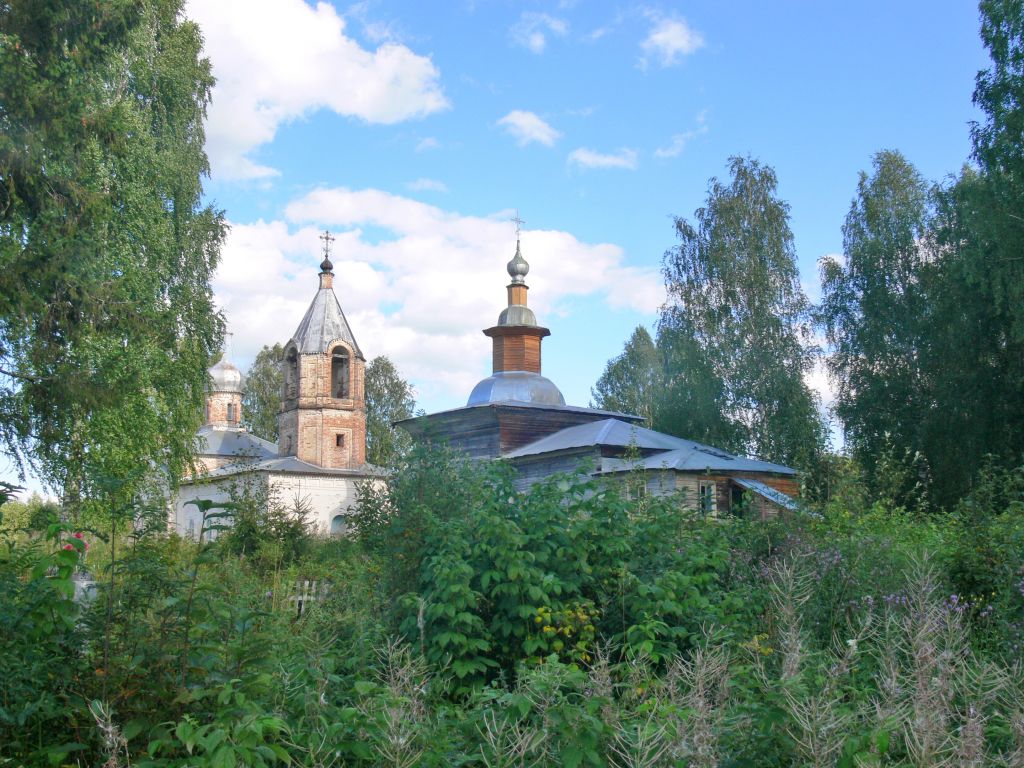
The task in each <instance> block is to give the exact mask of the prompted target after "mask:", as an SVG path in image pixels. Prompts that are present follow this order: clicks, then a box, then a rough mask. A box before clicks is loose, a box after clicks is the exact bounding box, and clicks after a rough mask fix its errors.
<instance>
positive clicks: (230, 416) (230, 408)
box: [228, 403, 235, 424]
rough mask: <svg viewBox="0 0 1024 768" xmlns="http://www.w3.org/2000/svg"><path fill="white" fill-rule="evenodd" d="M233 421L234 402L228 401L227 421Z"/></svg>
mask: <svg viewBox="0 0 1024 768" xmlns="http://www.w3.org/2000/svg"><path fill="white" fill-rule="evenodd" d="M234 421H235V404H234V403H228V423H232V424H233V423H234Z"/></svg>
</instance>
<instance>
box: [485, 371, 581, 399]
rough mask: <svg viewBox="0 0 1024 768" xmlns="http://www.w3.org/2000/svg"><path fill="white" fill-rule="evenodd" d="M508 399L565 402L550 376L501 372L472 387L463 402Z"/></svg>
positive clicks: (520, 372) (524, 372)
mask: <svg viewBox="0 0 1024 768" xmlns="http://www.w3.org/2000/svg"><path fill="white" fill-rule="evenodd" d="M508 402H512V403H533V404H535V405H565V398H564V397H562V393H561V392H560V391H559V390H558V387H556V386H555V383H554V382H553V381H551V379H546V378H544V377H543V376H541V375H540V374H539V373H531V372H529V371H502V372H500V373H496V374H494V375H493V376H488V377H487V378H486V379H484V380H483V381H481V382H480V383H479V384H477V385H476V386H475V387H473V391H472V392H471V393H470V395H469V401H468V402H467V403H466V405H484V404H486V403H508Z"/></svg>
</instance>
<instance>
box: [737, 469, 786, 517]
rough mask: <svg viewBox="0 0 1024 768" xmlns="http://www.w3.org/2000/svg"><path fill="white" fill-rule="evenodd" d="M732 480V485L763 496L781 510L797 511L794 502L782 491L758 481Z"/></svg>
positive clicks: (738, 478)
mask: <svg viewBox="0 0 1024 768" xmlns="http://www.w3.org/2000/svg"><path fill="white" fill-rule="evenodd" d="M732 480H733V482H734V483H736V484H738V485H742V486H743V487H744V488H747V489H749V490H751V491H753V492H754V493H756V494H758V495H760V496H764V497H765V498H766V499H768V501H770V502H772V503H773V504H778V505H779V506H780V507H782V508H783V509H788V510H792V511H796V509H797V505H796V502H795V501H793V499H791V498H790V497H789V496H787V495H786V494H784V493H783V492H782V491H777V490H775V489H774V488H772V487H771V486H770V485H766V484H765V483H762V482H761V481H760V480H751V479H750V478H747V477H734V478H733V479H732Z"/></svg>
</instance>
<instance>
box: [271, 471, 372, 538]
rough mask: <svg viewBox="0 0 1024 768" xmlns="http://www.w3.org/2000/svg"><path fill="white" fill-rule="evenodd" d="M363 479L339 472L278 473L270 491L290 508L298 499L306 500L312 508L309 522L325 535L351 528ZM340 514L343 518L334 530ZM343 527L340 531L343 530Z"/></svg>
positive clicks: (274, 476)
mask: <svg viewBox="0 0 1024 768" xmlns="http://www.w3.org/2000/svg"><path fill="white" fill-rule="evenodd" d="M359 482H360V481H359V480H354V479H352V478H350V477H339V476H337V475H334V476H332V475H299V474H287V475H286V474H274V475H271V476H270V491H271V494H272V495H273V496H275V497H276V498H277V501H278V502H279V503H281V504H283V505H284V506H286V507H291V506H294V504H295V499H296V498H299V499H304V500H305V501H306V502H308V504H309V505H310V507H311V508H312V514H310V516H309V518H308V522H309V523H310V525H311V526H312V527H313V528H314V530H315V531H316V532H317V533H319V534H321V535H329V534H331V533H345V532H346V531H347V530H348V528H349V527H350V525H349V523H348V522H347V520H346V519H345V518H347V517H348V516H349V515H350V514H351V513H352V512H354V511H355V508H356V498H357V491H356V486H357V485H358V483H359ZM338 516H341V517H342V518H343V519H342V520H341V521H339V522H338V524H336V525H335V527H334V528H333V529H332V522H334V519H335V518H336V517H338ZM339 528H340V530H339Z"/></svg>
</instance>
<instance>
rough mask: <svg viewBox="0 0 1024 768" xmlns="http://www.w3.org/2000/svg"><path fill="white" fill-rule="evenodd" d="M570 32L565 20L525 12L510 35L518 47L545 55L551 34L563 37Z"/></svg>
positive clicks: (543, 14) (544, 14) (510, 31)
mask: <svg viewBox="0 0 1024 768" xmlns="http://www.w3.org/2000/svg"><path fill="white" fill-rule="evenodd" d="M568 31H569V25H568V24H567V23H566V22H565V20H563V19H558V18H555V17H554V16H549V15H548V14H546V13H531V12H524V13H523V14H522V15H521V16H520V17H519V21H517V22H516V23H515V25H513V27H512V29H510V30H509V35H511V37H512V41H513V42H514V43H516V44H517V45H521V46H523V47H524V48H527V49H529V50H530V51H532V52H533V53H543V52H544V49H545V48H546V47H547V44H548V38H547V36H548V35H549V34H552V35H555V36H557V37H561V36H563V35H564V34H565V33H566V32H568Z"/></svg>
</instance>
